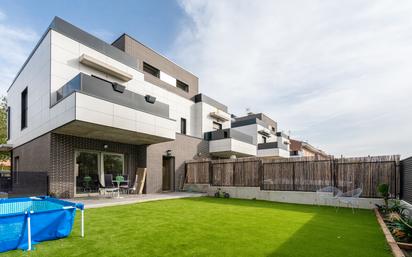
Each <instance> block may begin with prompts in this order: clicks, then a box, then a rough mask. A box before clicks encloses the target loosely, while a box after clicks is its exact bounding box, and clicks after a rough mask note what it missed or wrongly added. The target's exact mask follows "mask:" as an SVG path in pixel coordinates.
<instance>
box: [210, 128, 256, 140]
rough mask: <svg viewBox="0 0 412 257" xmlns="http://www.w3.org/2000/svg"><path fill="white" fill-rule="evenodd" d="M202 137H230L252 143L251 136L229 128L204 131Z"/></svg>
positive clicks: (211, 138)
mask: <svg viewBox="0 0 412 257" xmlns="http://www.w3.org/2000/svg"><path fill="white" fill-rule="evenodd" d="M204 138H205V140H208V141H213V140H219V139H225V138H232V139H236V140H239V141H242V142H245V143H249V144H253V137H251V136H249V135H246V134H244V133H242V132H239V131H237V130H234V129H230V128H228V129H220V130H215V131H210V132H206V133H205V134H204Z"/></svg>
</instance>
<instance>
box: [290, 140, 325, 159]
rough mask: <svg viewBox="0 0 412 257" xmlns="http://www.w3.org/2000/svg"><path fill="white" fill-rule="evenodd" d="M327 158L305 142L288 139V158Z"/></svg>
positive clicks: (323, 153)
mask: <svg viewBox="0 0 412 257" xmlns="http://www.w3.org/2000/svg"><path fill="white" fill-rule="evenodd" d="M328 156H329V155H328V154H326V153H325V152H324V151H322V150H320V149H317V148H316V147H314V146H312V145H311V144H309V143H307V142H304V141H299V140H295V139H290V157H316V158H327V157H328Z"/></svg>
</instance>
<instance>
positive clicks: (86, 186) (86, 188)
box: [83, 176, 92, 192]
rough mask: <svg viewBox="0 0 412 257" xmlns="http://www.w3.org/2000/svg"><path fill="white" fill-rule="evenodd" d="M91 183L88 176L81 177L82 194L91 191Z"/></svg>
mask: <svg viewBox="0 0 412 257" xmlns="http://www.w3.org/2000/svg"><path fill="white" fill-rule="evenodd" d="M91 182H92V178H91V177H90V176H84V177H83V191H84V192H90V191H91V187H90V184H91Z"/></svg>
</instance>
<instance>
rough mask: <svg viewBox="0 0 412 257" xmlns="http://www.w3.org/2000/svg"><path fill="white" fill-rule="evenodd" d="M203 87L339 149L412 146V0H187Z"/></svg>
mask: <svg viewBox="0 0 412 257" xmlns="http://www.w3.org/2000/svg"><path fill="white" fill-rule="evenodd" d="M180 3H181V6H182V8H183V9H184V10H185V12H186V13H187V16H188V20H186V22H184V23H183V26H182V30H181V33H180V35H178V37H177V38H178V40H177V41H176V44H175V47H174V49H173V54H174V58H175V59H176V60H177V62H178V63H182V64H183V66H185V67H188V68H190V70H192V71H193V72H194V73H195V74H197V75H198V76H199V78H200V86H201V91H203V92H204V93H206V94H208V95H209V96H211V97H213V98H216V99H217V100H219V101H221V102H224V103H227V104H228V105H229V108H230V110H231V111H232V112H234V113H235V114H244V112H245V111H244V110H245V108H246V107H250V108H251V110H252V111H255V112H265V113H267V114H269V115H270V116H271V117H273V118H274V119H275V120H277V121H278V122H279V125H280V127H281V129H284V130H285V131H288V130H291V131H292V136H295V137H298V138H300V139H305V140H308V141H309V142H311V143H313V144H314V145H316V146H319V147H321V148H323V149H324V150H326V151H328V152H330V153H332V154H337V155H339V154H344V155H368V154H371V155H372V154H397V153H400V154H403V155H404V157H405V156H406V155H411V154H412V103H411V100H410V99H411V95H412V85H411V81H412V80H411V75H410V74H412V73H411V70H412V58H410V57H411V56H412V33H411V31H412V16H411V15H410V14H411V13H412V1H408V0H401V1H397V3H396V4H393V2H390V1H384V0H382V1H378V0H370V1H360V0H350V1H344V2H342V1H252V0H251V1H243V0H227V1H203V0H198V1H181V2H180Z"/></svg>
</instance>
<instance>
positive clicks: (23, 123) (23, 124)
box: [20, 87, 29, 130]
mask: <svg viewBox="0 0 412 257" xmlns="http://www.w3.org/2000/svg"><path fill="white" fill-rule="evenodd" d="M20 101H21V106H20V108H21V115H20V116H21V117H20V129H21V130H23V129H25V128H27V124H28V115H27V113H28V105H29V92H28V87H26V88H25V89H24V90H23V91H22V92H21V96H20Z"/></svg>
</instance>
